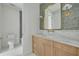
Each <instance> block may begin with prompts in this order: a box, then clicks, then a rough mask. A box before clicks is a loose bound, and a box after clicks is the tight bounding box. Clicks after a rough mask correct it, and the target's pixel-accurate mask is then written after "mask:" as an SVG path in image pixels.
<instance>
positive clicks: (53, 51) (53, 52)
mask: <svg viewBox="0 0 79 59" xmlns="http://www.w3.org/2000/svg"><path fill="white" fill-rule="evenodd" d="M51 47H52V48H51V55H52V56H54V55H55V48H54V41H52V45H51Z"/></svg>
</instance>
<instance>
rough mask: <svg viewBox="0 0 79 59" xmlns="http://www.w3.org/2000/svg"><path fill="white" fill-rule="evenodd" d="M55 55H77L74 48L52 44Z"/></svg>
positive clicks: (56, 43)
mask: <svg viewBox="0 0 79 59" xmlns="http://www.w3.org/2000/svg"><path fill="white" fill-rule="evenodd" d="M54 48H55V55H57V56H75V55H77V52H76V51H77V49H76V47H73V46H70V45H66V44H62V43H58V42H54Z"/></svg>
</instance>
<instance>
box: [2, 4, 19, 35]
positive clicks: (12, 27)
mask: <svg viewBox="0 0 79 59" xmlns="http://www.w3.org/2000/svg"><path fill="white" fill-rule="evenodd" d="M3 12H4V25H5V27H4V29H5V30H4V32H5V33H16V34H19V23H20V22H19V21H20V19H19V10H18V9H16V8H13V7H10V6H7V5H4V6H3Z"/></svg>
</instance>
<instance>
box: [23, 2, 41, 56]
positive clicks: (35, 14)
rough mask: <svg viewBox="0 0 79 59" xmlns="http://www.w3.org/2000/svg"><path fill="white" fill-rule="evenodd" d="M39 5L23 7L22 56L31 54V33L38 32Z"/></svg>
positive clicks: (33, 4) (31, 4)
mask: <svg viewBox="0 0 79 59" xmlns="http://www.w3.org/2000/svg"><path fill="white" fill-rule="evenodd" d="M39 10H40V9H39V4H36V3H29V4H28V3H27V4H24V5H23V34H24V36H23V54H24V55H28V54H29V53H32V33H36V32H38V31H39V28H40V27H39V25H40V24H39V23H40V22H39Z"/></svg>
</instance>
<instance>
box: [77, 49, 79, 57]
mask: <svg viewBox="0 0 79 59" xmlns="http://www.w3.org/2000/svg"><path fill="white" fill-rule="evenodd" d="M77 56H79V48H77Z"/></svg>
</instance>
